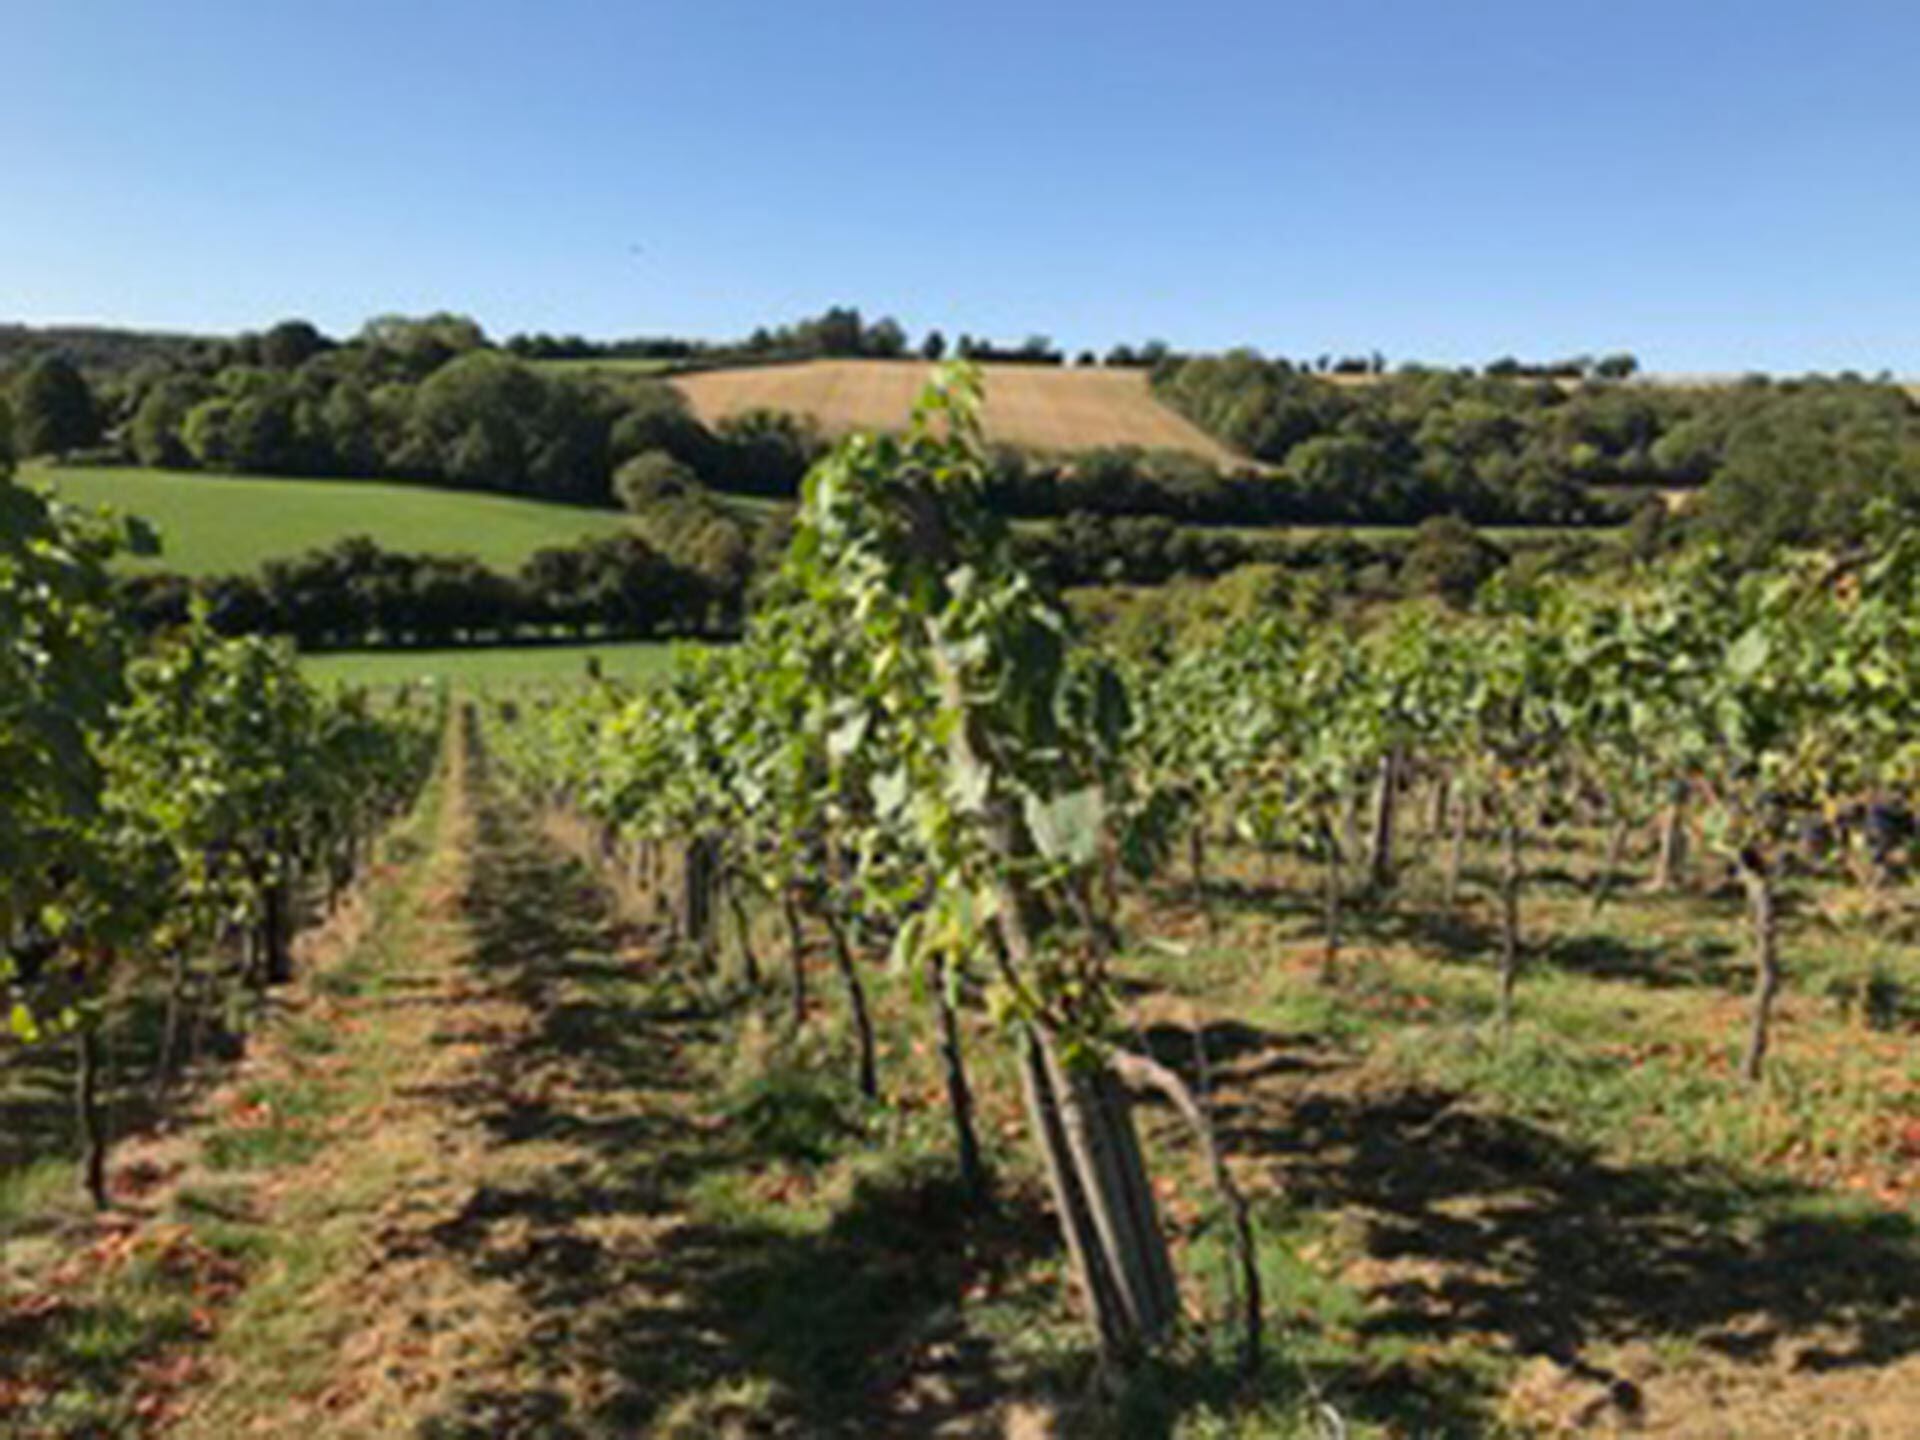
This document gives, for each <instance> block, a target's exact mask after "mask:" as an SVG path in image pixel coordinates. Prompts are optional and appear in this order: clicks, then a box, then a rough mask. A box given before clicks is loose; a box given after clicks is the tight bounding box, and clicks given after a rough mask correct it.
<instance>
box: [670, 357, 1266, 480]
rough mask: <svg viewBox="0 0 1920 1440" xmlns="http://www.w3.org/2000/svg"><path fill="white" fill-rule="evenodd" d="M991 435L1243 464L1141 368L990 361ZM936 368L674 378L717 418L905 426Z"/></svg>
mask: <svg viewBox="0 0 1920 1440" xmlns="http://www.w3.org/2000/svg"><path fill="white" fill-rule="evenodd" d="M983 368H984V370H985V372H986V401H987V403H986V409H985V411H984V413H983V419H984V421H985V424H986V429H987V434H988V436H989V437H990V438H992V439H994V440H999V441H1004V442H1006V443H1008V444H1012V445H1027V446H1032V447H1034V448H1036V449H1041V450H1087V449H1092V448H1094V447H1096V446H1102V445H1139V446H1143V447H1146V448H1148V449H1168V450H1186V451H1190V452H1192V453H1194V454H1196V455H1201V456H1204V457H1206V458H1207V459H1209V460H1212V461H1213V462H1214V463H1215V464H1218V465H1245V464H1248V463H1250V462H1248V461H1247V460H1246V459H1245V457H1243V456H1236V455H1235V454H1233V452H1231V451H1230V450H1228V449H1226V448H1225V447H1224V446H1222V445H1221V444H1220V443H1219V442H1218V441H1217V440H1215V439H1213V438H1212V437H1211V436H1209V435H1207V434H1206V433H1205V432H1204V431H1202V430H1200V429H1199V428H1198V427H1196V426H1194V425H1192V424H1190V423H1189V422H1188V421H1187V420H1185V419H1184V418H1182V417H1181V416H1179V415H1177V414H1175V413H1174V412H1173V411H1172V410H1170V409H1168V408H1167V407H1166V406H1164V405H1162V404H1161V403H1160V402H1159V401H1158V400H1156V399H1154V397H1153V392H1152V391H1151V390H1150V389H1149V388H1148V385H1147V376H1146V373H1145V372H1144V371H1140V370H1102V369H1090V368H1067V367H1054V366H1042V365H987V366H985V367H983ZM931 373H932V367H931V366H929V365H928V364H927V363H926V362H924V361H920V360H809V361H805V362H802V363H800V364H795V365H756V366H750V367H744V368H742V369H739V370H708V371H704V372H702V373H699V374H693V375H681V376H677V377H675V379H674V381H673V383H674V384H675V385H676V386H678V387H679V389H680V391H681V392H682V393H683V394H684V395H686V397H687V399H688V400H689V401H690V402H692V405H693V408H694V410H695V411H696V412H698V414H699V416H700V418H701V419H702V420H704V421H705V422H706V423H707V424H709V425H712V424H715V423H717V422H718V421H720V420H723V419H725V418H726V417H727V416H729V415H736V414H739V413H740V412H741V411H744V410H760V409H765V410H783V411H787V412H789V413H792V414H799V415H811V416H813V417H814V419H816V420H818V421H819V422H820V425H821V427H822V428H823V429H825V430H826V431H827V432H828V433H829V434H835V435H838V434H842V433H845V432H846V431H849V430H900V429H904V428H905V427H906V424H907V420H908V418H909V417H910V416H911V414H912V412H913V401H914V397H915V396H917V395H918V394H919V393H920V391H921V389H922V388H923V387H924V386H925V385H926V383H927V378H928V376H929V375H930V374H931Z"/></svg>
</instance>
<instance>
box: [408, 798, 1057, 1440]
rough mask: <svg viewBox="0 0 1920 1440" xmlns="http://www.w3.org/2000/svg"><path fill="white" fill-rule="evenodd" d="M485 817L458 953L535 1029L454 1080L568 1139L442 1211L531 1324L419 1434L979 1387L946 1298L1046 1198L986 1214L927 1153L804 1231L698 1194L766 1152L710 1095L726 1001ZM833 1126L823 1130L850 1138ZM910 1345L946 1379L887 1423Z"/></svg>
mask: <svg viewBox="0 0 1920 1440" xmlns="http://www.w3.org/2000/svg"><path fill="white" fill-rule="evenodd" d="M480 826H481V829H480V834H479V837H478V841H477V844H476V848H475V856H476V859H475V864H476V872H475V875H474V879H473V884H472V886H471V892H470V895H469V898H468V901H467V919H468V921H469V923H470V925H471V926H472V928H473V931H474V933H475V935H476V937H477V942H478V955H477V960H476V968H477V971H478V973H479V976H480V978H481V980H482V983H484V984H488V985H492V986H497V987H499V988H500V989H502V990H505V991H507V992H509V993H511V994H512V995H514V996H515V997H517V998H518V999H519V1000H520V1001H522V1002H524V1003H525V1004H526V1005H527V1006H528V1007H530V1009H531V1011H532V1013H533V1015H534V1016H535V1017H536V1023H535V1026H534V1028H533V1029H532V1030H531V1031H530V1032H528V1033H526V1034H524V1035H523V1036H521V1037H520V1038H518V1039H517V1040H516V1041H514V1042H512V1043H509V1044H507V1045H504V1046H502V1047H500V1048H498V1049H496V1050H495V1051H494V1052H493V1053H492V1057H491V1060H490V1064H489V1067H488V1069H487V1071H486V1072H485V1073H484V1074H482V1075H479V1076H476V1077H475V1078H474V1080H473V1081H472V1083H471V1084H470V1086H469V1087H468V1089H467V1092H466V1093H465V1094H464V1095H460V1096H450V1097H449V1098H450V1099H452V1100H454V1102H455V1103H457V1104H460V1105H462V1106H464V1107H466V1108H467V1109H468V1111H469V1113H470V1114H472V1115H473V1116H474V1117H476V1118H477V1119H478V1120H479V1121H480V1122H481V1123H482V1124H484V1125H485V1126H486V1127H487V1129H488V1130H490V1131H491V1133H492V1135H493V1136H494V1138H495V1140H496V1141H497V1144H498V1145H499V1146H500V1147H512V1146H516V1145H522V1144H534V1143H537V1144H541V1145H554V1144H557V1145H559V1146H560V1147H562V1151H563V1153H564V1154H565V1155H566V1156H567V1158H566V1159H565V1160H564V1161H563V1162H561V1163H559V1164H556V1165H552V1166H548V1167H544V1168H540V1169H538V1170H537V1171H535V1172H534V1173H532V1174H531V1175H530V1176H527V1177H525V1178H521V1179H518V1180H515V1181H512V1182H509V1183H503V1184H502V1183H495V1184H482V1185H480V1186H478V1187H477V1188H476V1189H475V1190H474V1192H473V1193H472V1195H471V1197H470V1198H469V1200H468V1202H467V1204H466V1206H465V1208H464V1209H463V1210H462V1211H461V1212H460V1213H459V1214H458V1215H457V1216H455V1217H453V1218H451V1219H449V1220H448V1221H446V1222H445V1223H443V1224H441V1225H439V1226H438V1227H437V1228H436V1230H435V1232H434V1239H435V1240H436V1241H437V1243H439V1244H440V1245H442V1246H444V1247H445V1248H446V1250H447V1251H449V1252H450V1253H452V1254H454V1255H455V1256H457V1257H459V1258H460V1260H461V1261H462V1263H464V1264H466V1265H468V1266H469V1267H471V1269H472V1270H473V1271H474V1272H475V1273H477V1274H480V1275H482V1276H485V1277H488V1278H494V1279H503V1280H506V1281H509V1282H511V1283H512V1284H513V1285H514V1286H515V1287H517V1289H518V1292H519V1294H520V1296H521V1297H522V1299H523V1300H524V1302H525V1304H526V1305H527V1307H528V1308H529V1309H530V1310H531V1312H532V1313H533V1315H534V1317H535V1320H534V1335H533V1344H532V1345H531V1346H530V1347H529V1349H528V1352H527V1355H526V1365H525V1366H524V1367H523V1369H522V1371H521V1372H519V1373H517V1374H515V1375H514V1376H512V1377H509V1378H507V1379H504V1380H502V1379H495V1380H494V1381H492V1382H488V1383H481V1384H479V1385H477V1386H475V1387H473V1388H470V1389H468V1390H466V1391H464V1392H463V1393H461V1394H460V1395H459V1396H458V1397H457V1399H456V1400H455V1401H454V1402H453V1403H452V1404H451V1405H450V1406H449V1407H448V1408H447V1409H446V1410H445V1411H443V1413H441V1414H440V1415H438V1416H437V1417H435V1418H434V1419H433V1420H432V1421H431V1422H429V1423H428V1424H427V1425H426V1426H425V1427H423V1429H422V1432H421V1433H422V1434H426V1435H432V1436H440V1437H446V1436H462V1437H466V1436H471V1437H479V1436H482V1435H485V1436H502V1435H540V1436H553V1437H560V1436H576V1435H577V1436H588V1435H594V1436H599V1435H632V1434H639V1433H647V1432H648V1431H649V1430H651V1429H656V1428H663V1427H677V1433H678V1432H684V1433H688V1434H693V1433H741V1434H758V1433H769V1431H771V1430H776V1429H777V1430H779V1431H780V1433H799V1434H805V1435H838V1434H845V1435H876V1434H889V1433H928V1432H930V1431H931V1429H932V1428H934V1427H935V1426H936V1425H937V1424H938V1423H939V1422H940V1418H941V1415H942V1414H943V1413H947V1414H960V1413H967V1412H968V1411H969V1409H970V1408H971V1407H975V1406H978V1405H980V1404H981V1403H983V1400H982V1397H981V1395H980V1394H978V1393H976V1391H977V1390H978V1388H979V1387H980V1386H983V1385H985V1384H987V1383H988V1380H989V1377H990V1367H989V1366H988V1365H987V1364H986V1357H982V1356H978V1355H974V1354H971V1353H970V1352H969V1346H970V1345H971V1344H974V1343H977V1342H971V1341H968V1340H967V1339H966V1337H964V1336H963V1335H961V1334H960V1326H959V1323H958V1318H957V1317H958V1307H959V1303H960V1299H961V1296H962V1293H963V1291H964V1290H965V1289H966V1287H967V1286H968V1285H969V1284H971V1283H974V1282H976V1281H978V1280H980V1279H982V1278H983V1277H987V1276H991V1275H993V1274H995V1273H998V1272H1003V1271H1007V1270H1011V1269H1012V1268H1014V1267H1015V1266H1017V1265H1021V1264H1024V1263H1027V1262H1028V1261H1029V1260H1031V1258H1032V1257H1033V1256H1035V1255H1036V1254H1039V1253H1042V1252H1044V1251H1045V1250H1046V1249H1048V1248H1049V1247H1050V1246H1051V1244H1052V1233H1051V1230H1050V1227H1049V1226H1048V1224H1047V1222H1046V1220H1045V1217H1044V1216H1043V1215H1041V1214H1039V1213H1038V1212H1037V1211H1036V1210H1035V1209H1034V1208H1033V1207H1032V1206H1030V1205H1023V1204H1019V1203H1010V1204H1007V1205H1005V1206H1003V1208H1002V1209H1001V1210H1000V1211H998V1212H997V1213H993V1214H989V1215H982V1214H980V1213H979V1212H978V1210H977V1208H976V1207H974V1206H972V1205H970V1204H968V1203H967V1202H966V1200H965V1198H964V1197H963V1195H962V1194H961V1193H960V1190H959V1187H958V1184H957V1181H956V1180H955V1179H954V1177H953V1176H952V1174H951V1172H950V1170H949V1169H948V1167H947V1166H946V1165H945V1164H944V1163H933V1162H931V1161H929V1162H928V1163H926V1164H924V1165H921V1166H918V1167H905V1168H899V1169H893V1170H887V1171H885V1172H882V1173H881V1174H880V1175H879V1176H877V1177H874V1178H869V1179H867V1180H864V1181H862V1182H861V1183H859V1184H857V1185H856V1187H855V1188H854V1190H853V1192H852V1193H851V1195H849V1196H847V1197H845V1198H843V1199H840V1200H839V1201H838V1202H837V1203H836V1205H835V1206H834V1210H833V1214H832V1218H831V1220H830V1221H829V1222H827V1223H826V1224H825V1225H824V1228H822V1227H821V1226H820V1224H819V1223H818V1221H815V1222H813V1223H808V1222H807V1221H805V1220H803V1219H802V1218H800V1217H799V1216H798V1215H793V1216H789V1215H788V1214H786V1213H783V1211H782V1209H781V1202H780V1201H778V1200H777V1199H776V1200H773V1201H771V1202H768V1201H765V1200H764V1199H762V1200H761V1202H760V1203H740V1204H731V1203H727V1202H725V1201H718V1202H716V1201H715V1200H714V1199H712V1198H711V1196H709V1197H708V1198H706V1199H705V1200H701V1201H696V1200H695V1199H694V1197H693V1196H692V1194H691V1193H690V1192H692V1191H693V1190H694V1189H695V1187H699V1186H703V1185H705V1186H716V1185H717V1186H720V1187H721V1188H723V1189H724V1188H725V1187H726V1186H740V1187H747V1188H748V1189H749V1190H750V1189H751V1187H752V1186H754V1185H756V1184H758V1183H759V1179H760V1172H761V1171H762V1170H764V1168H765V1163H766V1160H767V1157H768V1149H767V1147H766V1145H765V1144H763V1143H762V1142H763V1137H760V1136H758V1135H757V1134H756V1133H755V1127H754V1123H753V1120H752V1117H751V1115H748V1116H746V1117H745V1118H742V1117H741V1116H739V1115H734V1116H731V1117H729V1116H728V1114H727V1112H726V1111H725V1110H724V1108H722V1107H720V1106H719V1105H718V1104H717V1103H716V1102H717V1101H718V1099H719V1096H718V1095H717V1094H716V1086H715V1082H714V1077H713V1075H712V1073H711V1070H710V1069H709V1067H710V1066H711V1065H712V1063H713V1055H712V1052H713V1050H714V1049H715V1047H717V1046H718V1045H719V1044H720V1043H721V1029H720V1027H721V1022H722V1021H723V1020H724V1019H725V1018H726V1017H725V1016H724V1015H723V1014H721V1013H719V1012H718V1011H716V1010H715V1009H714V1008H713V1007H712V1005H711V1004H710V1003H703V1002H702V1001H701V1000H700V999H699V998H697V997H691V996H689V994H688V993H687V992H686V991H684V990H683V989H680V988H678V987H677V986H676V985H675V984H674V983H673V982H672V981H671V980H670V979H668V978H666V976H665V975H664V974H662V973H658V972H655V971H653V967H655V966H657V964H658V962H657V961H656V960H654V959H652V958H651V957H650V955H649V953H648V950H647V946H646V944H645V942H646V939H647V937H645V936H643V935H635V934H633V933H630V932H623V930H622V927H621V926H620V925H619V924H618V923H617V922H616V920H615V919H614V917H613V916H612V915H611V914H610V913H609V911H608V909H607V905H606V902H605V900H604V898H603V896H602V895H601V893H600V891H599V890H598V889H597V887H596V886H595V885H594V884H593V883H592V882H591V880H590V879H589V877H588V876H587V875H586V873H585V872H584V870H583V869H582V868H581V867H580V866H579V865H577V864H575V863H573V862H571V861H569V860H566V859H564V858H562V857H561V856H560V854H559V853H558V852H557V851H556V850H555V849H553V848H552V847H550V846H548V845H546V844H544V843H543V842H542V841H541V839H540V838H539V836H538V833H537V831H536V830H535V829H534V827H533V826H532V824H531V823H530V822H526V821H524V820H523V819H522V817H518V816H512V815H503V814H501V813H500V810H499V807H498V805H483V808H482V811H481V816H480ZM650 972H651V973H650ZM803 1081H804V1077H803ZM846 1132H847V1133H846V1134H844V1135H829V1137H828V1140H827V1141H826V1142H824V1143H828V1144H831V1145H837V1146H842V1147H844V1146H846V1145H857V1144H859V1143H860V1140H859V1134H860V1132H859V1128H858V1126H857V1125H849V1126H847V1127H846ZM799 1168H800V1169H801V1170H802V1171H803V1172H804V1171H805V1166H804V1164H802V1165H800V1166H799ZM804 1201H805V1197H804V1196H802V1197H801V1199H800V1203H802V1204H804ZM929 1351H937V1352H940V1353H943V1354H944V1355H945V1356H946V1357H947V1358H946V1360H945V1362H944V1363H945V1364H946V1366H947V1368H948V1371H949V1373H948V1374H947V1376H946V1378H945V1380H944V1382H943V1383H942V1384H941V1385H940V1386H938V1387H935V1388H934V1389H933V1390H932V1391H930V1392H929V1393H928V1395H927V1396H924V1397H923V1400H924V1403H923V1404H921V1405H919V1406H918V1407H917V1408H916V1411H915V1415H914V1421H913V1427H912V1429H911V1431H908V1432H901V1431H900V1430H898V1428H897V1426H898V1424H899V1423H900V1422H899V1417H898V1414H897V1412H896V1409H895V1406H894V1404H893V1401H894V1397H895V1392H896V1390H897V1389H898V1387H899V1386H900V1384H901V1383H902V1381H903V1380H904V1379H905V1378H906V1373H907V1370H908V1367H909V1366H910V1365H914V1366H918V1368H919V1369H920V1370H921V1371H922V1373H924V1370H925V1368H926V1362H925V1357H926V1355H927V1354H928V1352H929ZM583 1376H585V1377H590V1379H589V1380H588V1381H587V1383H584V1384H583V1383H581V1377H583ZM689 1427H690V1428H689ZM796 1427H797V1428H796Z"/></svg>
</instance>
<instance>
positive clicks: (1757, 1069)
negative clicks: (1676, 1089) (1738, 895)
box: [1739, 851, 1780, 1084]
mask: <svg viewBox="0 0 1920 1440" xmlns="http://www.w3.org/2000/svg"><path fill="white" fill-rule="evenodd" d="M1739 868H1740V882H1741V885H1742V886H1743V887H1744V888H1745V890H1746V892H1747V924H1748V927H1749V933H1750V934H1751V936H1752V938H1753V967H1754V978H1753V1014H1752V1019H1751V1023H1750V1027H1749V1029H1748V1032H1747V1053H1746V1056H1745V1058H1744V1059H1743V1060H1742V1061H1741V1065H1740V1073H1741V1074H1742V1075H1744V1076H1745V1077H1746V1079H1747V1080H1748V1082H1749V1083H1751V1084H1758V1083H1759V1081H1760V1076H1761V1074H1762V1073H1763V1071H1764V1069H1765V1066H1766V1061H1767V1040H1768V1035H1769V1030H1770V1027H1771V1024H1772V1018H1773V1001H1774V997H1775V996H1777V995H1778V994H1779V993H1780V940H1779V907H1778V905H1777V903H1776V898H1775V895H1774V888H1773V870H1772V868H1771V867H1770V866H1769V865H1768V863H1767V861H1766V859H1765V857H1764V856H1761V855H1758V854H1756V853H1754V852H1752V851H1746V852H1743V853H1742V854H1741V856H1740V860H1739Z"/></svg>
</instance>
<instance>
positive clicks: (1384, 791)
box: [1367, 750, 1400, 895]
mask: <svg viewBox="0 0 1920 1440" xmlns="http://www.w3.org/2000/svg"><path fill="white" fill-rule="evenodd" d="M1399 790H1400V759H1399V753H1398V752H1397V751H1394V750H1389V751H1387V753H1386V754H1384V755H1382V756H1381V757H1380V768H1379V774H1378V775H1377V776H1376V777H1375V780H1374V790H1373V833H1372V837H1371V841H1370V843H1369V846H1368V850H1367V888H1368V889H1369V890H1371V891H1372V892H1373V893H1374V894H1376V895H1378V894H1383V893H1385V892H1386V891H1388V890H1391V889H1392V888H1393V822H1394V816H1395V813H1396V811H1397V810H1398V805H1397V803H1396V802H1397V801H1398V798H1399Z"/></svg>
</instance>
